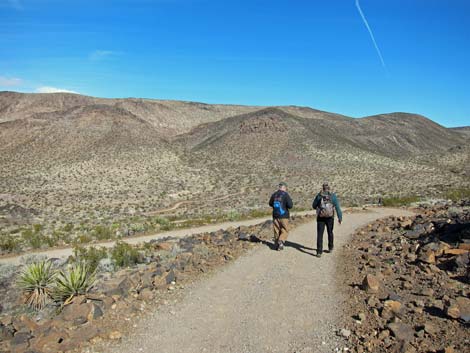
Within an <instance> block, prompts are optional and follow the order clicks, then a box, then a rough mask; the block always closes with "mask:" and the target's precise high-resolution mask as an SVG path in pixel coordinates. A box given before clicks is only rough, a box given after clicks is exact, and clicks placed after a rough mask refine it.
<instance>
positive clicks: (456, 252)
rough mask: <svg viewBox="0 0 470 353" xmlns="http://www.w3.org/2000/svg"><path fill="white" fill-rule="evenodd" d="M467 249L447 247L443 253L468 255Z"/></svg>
mask: <svg viewBox="0 0 470 353" xmlns="http://www.w3.org/2000/svg"><path fill="white" fill-rule="evenodd" d="M468 253H469V250H466V249H447V250H444V255H462V254H465V255H468Z"/></svg>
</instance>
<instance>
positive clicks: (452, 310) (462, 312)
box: [445, 297, 470, 322]
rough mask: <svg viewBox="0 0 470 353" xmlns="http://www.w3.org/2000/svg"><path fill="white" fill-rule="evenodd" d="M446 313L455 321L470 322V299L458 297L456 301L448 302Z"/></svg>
mask: <svg viewBox="0 0 470 353" xmlns="http://www.w3.org/2000/svg"><path fill="white" fill-rule="evenodd" d="M445 313H446V314H447V316H449V317H451V318H453V319H461V320H463V321H465V322H470V299H468V298H465V297H458V298H457V299H456V300H450V301H448V303H447V305H446V306H445Z"/></svg>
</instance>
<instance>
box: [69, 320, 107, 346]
mask: <svg viewBox="0 0 470 353" xmlns="http://www.w3.org/2000/svg"><path fill="white" fill-rule="evenodd" d="M69 333H70V340H71V341H72V344H73V345H76V346H78V345H79V344H80V343H83V342H87V341H90V340H91V339H93V338H95V337H97V336H99V335H100V333H101V330H100V328H99V327H97V326H96V325H85V326H82V327H79V328H78V329H76V330H70V331H69Z"/></svg>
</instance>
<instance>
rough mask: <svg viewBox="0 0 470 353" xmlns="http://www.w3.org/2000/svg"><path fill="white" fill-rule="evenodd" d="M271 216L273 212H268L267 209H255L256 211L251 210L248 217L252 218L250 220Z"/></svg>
mask: <svg viewBox="0 0 470 353" xmlns="http://www.w3.org/2000/svg"><path fill="white" fill-rule="evenodd" d="M270 214H271V211H270V210H266V209H255V210H251V211H250V212H249V213H248V217H250V218H261V217H266V216H269V215H270Z"/></svg>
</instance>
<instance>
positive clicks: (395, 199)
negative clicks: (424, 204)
mask: <svg viewBox="0 0 470 353" xmlns="http://www.w3.org/2000/svg"><path fill="white" fill-rule="evenodd" d="M419 201H420V197H419V196H392V197H385V198H384V199H383V205H384V206H385V207H399V206H406V205H409V204H411V203H413V202H419Z"/></svg>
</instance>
